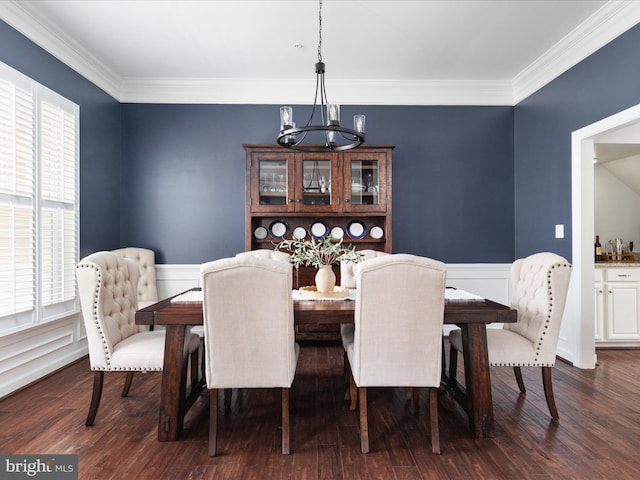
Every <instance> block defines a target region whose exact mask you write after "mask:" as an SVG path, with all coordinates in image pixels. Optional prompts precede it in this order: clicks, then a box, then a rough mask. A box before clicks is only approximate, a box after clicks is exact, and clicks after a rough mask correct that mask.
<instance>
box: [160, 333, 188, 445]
mask: <svg viewBox="0 0 640 480" xmlns="http://www.w3.org/2000/svg"><path fill="white" fill-rule="evenodd" d="M188 327H189V326H188V325H166V338H165V344H164V368H163V371H162V385H161V390H160V417H159V419H158V440H159V441H160V442H166V441H171V440H179V438H180V435H181V434H182V426H183V421H184V414H185V410H186V409H185V396H186V389H187V365H188V356H189V352H188V349H189V348H188V347H189V345H188V342H186V341H185V339H186V338H187V336H188V335H189V333H190V330H191V328H188Z"/></svg>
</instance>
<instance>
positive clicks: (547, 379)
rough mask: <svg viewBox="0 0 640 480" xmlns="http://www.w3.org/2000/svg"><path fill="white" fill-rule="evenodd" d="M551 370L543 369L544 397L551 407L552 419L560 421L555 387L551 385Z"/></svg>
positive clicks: (548, 368) (549, 368)
mask: <svg viewBox="0 0 640 480" xmlns="http://www.w3.org/2000/svg"><path fill="white" fill-rule="evenodd" d="M551 368H552V367H542V385H543V386H544V396H545V398H546V399H547V406H548V407H549V413H550V414H551V418H553V419H554V420H559V419H560V416H559V415H558V409H557V408H556V401H555V399H554V398H553V386H552V385H551Z"/></svg>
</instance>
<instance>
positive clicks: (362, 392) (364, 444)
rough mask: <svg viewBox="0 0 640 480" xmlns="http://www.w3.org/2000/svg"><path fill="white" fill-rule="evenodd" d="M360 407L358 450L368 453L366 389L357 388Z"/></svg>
mask: <svg viewBox="0 0 640 480" xmlns="http://www.w3.org/2000/svg"><path fill="white" fill-rule="evenodd" d="M358 401H359V405H360V450H361V451H362V453H369V422H368V421H367V387H358Z"/></svg>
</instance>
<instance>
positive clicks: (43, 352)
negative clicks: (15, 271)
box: [0, 264, 510, 398]
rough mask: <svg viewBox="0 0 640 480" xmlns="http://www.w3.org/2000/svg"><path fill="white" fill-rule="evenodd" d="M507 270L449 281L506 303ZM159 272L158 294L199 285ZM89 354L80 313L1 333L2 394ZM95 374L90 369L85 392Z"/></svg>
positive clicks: (452, 272)
mask: <svg viewBox="0 0 640 480" xmlns="http://www.w3.org/2000/svg"><path fill="white" fill-rule="evenodd" d="M509 269H510V265H509V264H452V265H448V266H447V285H448V286H451V287H457V288H461V289H464V290H468V291H470V292H473V293H476V294H478V295H482V296H483V297H485V298H489V299H491V300H495V301H497V302H500V303H505V304H508V303H509ZM156 274H157V284H158V295H159V297H160V298H166V297H169V296H171V295H175V294H177V293H180V292H183V291H185V290H188V289H189V288H193V287H197V286H199V284H200V265H157V266H156ZM445 332H446V333H448V330H445ZM87 354H88V350H87V341H86V333H85V330H84V325H83V322H82V316H81V315H80V314H76V315H73V316H70V317H66V318H63V319H59V320H56V321H53V322H49V323H47V324H43V325H36V326H34V327H31V328H29V329H25V330H22V331H20V332H16V333H12V334H10V335H5V336H2V337H0V398H2V397H4V396H6V395H8V394H10V393H12V392H14V391H16V390H18V389H20V388H23V387H25V386H26V385H29V384H30V383H33V382H35V381H36V380H38V379H40V378H42V377H44V376H46V375H48V374H50V373H52V372H54V371H56V370H58V369H60V368H62V367H64V366H65V365H68V364H69V363H72V362H73V361H75V360H77V359H79V358H82V357H83V356H85V355H87ZM92 378H93V377H92V376H91V375H90V374H89V372H88V371H87V381H86V388H87V391H89V390H90V389H91V385H92Z"/></svg>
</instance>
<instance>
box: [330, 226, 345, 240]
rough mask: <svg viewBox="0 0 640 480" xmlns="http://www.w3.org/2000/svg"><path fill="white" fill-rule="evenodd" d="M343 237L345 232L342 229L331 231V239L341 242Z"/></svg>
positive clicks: (334, 228)
mask: <svg viewBox="0 0 640 480" xmlns="http://www.w3.org/2000/svg"><path fill="white" fill-rule="evenodd" d="M342 237H344V230H343V229H342V227H333V228H332V229H331V238H335V239H336V240H340V239H341V238H342Z"/></svg>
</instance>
